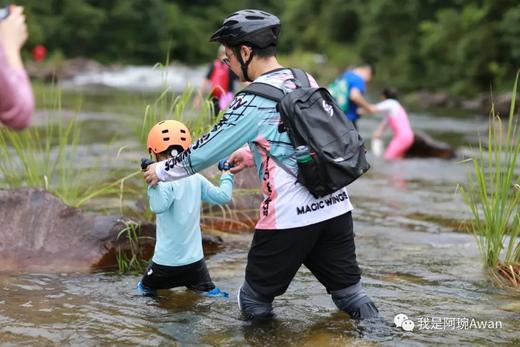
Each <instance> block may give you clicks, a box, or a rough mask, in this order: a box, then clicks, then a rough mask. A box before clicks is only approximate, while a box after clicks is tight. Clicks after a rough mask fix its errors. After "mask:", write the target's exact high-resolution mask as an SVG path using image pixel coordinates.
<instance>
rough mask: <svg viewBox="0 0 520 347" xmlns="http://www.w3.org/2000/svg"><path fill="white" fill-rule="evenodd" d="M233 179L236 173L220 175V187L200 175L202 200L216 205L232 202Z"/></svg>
mask: <svg viewBox="0 0 520 347" xmlns="http://www.w3.org/2000/svg"><path fill="white" fill-rule="evenodd" d="M233 180H234V175H232V174H230V173H225V174H223V175H222V176H221V177H220V187H215V186H214V185H213V184H212V183H211V182H210V181H208V180H207V179H206V178H205V177H204V176H202V175H200V184H201V192H202V200H203V201H206V202H208V203H210V204H216V205H223V204H228V203H230V202H231V198H232V195H233Z"/></svg>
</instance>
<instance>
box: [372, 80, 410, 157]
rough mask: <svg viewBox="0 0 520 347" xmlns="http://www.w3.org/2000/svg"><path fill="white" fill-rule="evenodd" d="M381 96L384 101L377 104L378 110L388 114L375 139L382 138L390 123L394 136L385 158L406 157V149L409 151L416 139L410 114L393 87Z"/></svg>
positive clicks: (374, 135)
mask: <svg viewBox="0 0 520 347" xmlns="http://www.w3.org/2000/svg"><path fill="white" fill-rule="evenodd" d="M381 98H382V99H383V101H381V102H380V103H378V104H376V105H375V106H376V109H377V111H379V112H384V113H385V114H386V116H385V119H384V120H383V121H382V122H381V123H380V124H379V126H378V128H377V129H376V131H374V134H373V135H372V136H373V138H375V139H380V138H381V136H382V135H383V132H384V130H385V128H386V127H387V125H390V129H392V133H393V137H392V140H391V141H390V144H389V145H388V147H387V148H386V151H385V154H384V159H386V160H393V159H401V158H404V156H405V154H406V151H408V149H409V148H410V147H411V146H412V144H413V141H414V135H413V131H412V127H411V126H410V121H409V120H408V115H407V113H406V111H405V109H404V108H403V106H402V105H401V104H400V103H399V101H397V93H396V92H395V91H393V90H392V89H388V88H386V89H384V90H383V92H382V93H381Z"/></svg>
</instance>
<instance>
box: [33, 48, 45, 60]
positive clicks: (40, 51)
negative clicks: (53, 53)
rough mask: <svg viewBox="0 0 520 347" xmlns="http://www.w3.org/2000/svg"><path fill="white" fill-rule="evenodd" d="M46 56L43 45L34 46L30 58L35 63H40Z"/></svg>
mask: <svg viewBox="0 0 520 347" xmlns="http://www.w3.org/2000/svg"><path fill="white" fill-rule="evenodd" d="M46 56H47V48H46V47H45V46H44V45H36V46H35V47H34V48H33V50H32V57H33V60H34V61H35V62H36V63H41V62H43V61H44V60H45V57H46Z"/></svg>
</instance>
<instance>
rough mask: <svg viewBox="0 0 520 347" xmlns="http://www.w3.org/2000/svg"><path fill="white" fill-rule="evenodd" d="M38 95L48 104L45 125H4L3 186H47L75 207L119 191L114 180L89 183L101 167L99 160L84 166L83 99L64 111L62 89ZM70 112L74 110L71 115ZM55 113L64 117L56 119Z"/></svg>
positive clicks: (0, 132)
mask: <svg viewBox="0 0 520 347" xmlns="http://www.w3.org/2000/svg"><path fill="white" fill-rule="evenodd" d="M38 97H39V102H40V103H41V104H42V106H43V107H44V108H48V109H47V111H46V113H48V115H47V116H45V117H46V118H45V124H44V126H43V127H38V126H33V127H31V128H29V129H26V130H24V131H20V132H16V131H13V130H10V129H8V128H5V127H2V128H0V187H2V188H10V189H14V188H19V187H31V188H40V189H44V190H47V191H49V192H52V193H54V194H55V195H56V196H58V197H59V198H60V199H61V200H62V201H63V202H64V203H65V204H67V205H69V206H73V207H79V206H80V205H82V204H83V203H85V202H86V201H88V200H90V199H92V198H94V197H95V196H98V195H100V194H106V193H108V192H110V193H115V192H117V189H114V186H113V184H107V185H105V186H102V187H101V188H99V186H97V187H96V186H94V185H92V184H87V183H86V182H88V181H89V175H91V174H92V173H93V172H98V171H100V167H99V165H96V162H95V161H93V162H92V163H89V167H82V166H81V161H80V160H79V151H78V150H79V148H78V146H79V144H80V138H81V133H80V124H79V122H78V120H77V117H76V115H77V113H78V112H79V109H80V107H81V103H78V104H77V105H76V108H77V110H76V111H67V112H64V111H63V110H62V106H61V105H62V103H61V101H62V100H61V90H59V89H58V88H57V87H56V86H51V87H48V88H47V89H46V90H45V91H43V90H40V91H39V93H38ZM66 113H67V114H68V113H70V116H69V117H68V118H67V116H65V114H66ZM54 116H57V117H58V118H59V117H63V118H59V119H58V120H54V118H55V117H54ZM98 164H99V163H98Z"/></svg>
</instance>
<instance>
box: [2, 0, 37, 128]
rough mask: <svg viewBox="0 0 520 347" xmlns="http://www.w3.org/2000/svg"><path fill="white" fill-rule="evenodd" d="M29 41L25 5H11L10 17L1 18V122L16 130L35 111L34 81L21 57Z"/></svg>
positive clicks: (28, 121) (27, 123)
mask: <svg viewBox="0 0 520 347" xmlns="http://www.w3.org/2000/svg"><path fill="white" fill-rule="evenodd" d="M26 40H27V27H26V25H25V16H24V14H23V8H22V7H19V6H13V5H11V6H10V7H9V14H8V16H7V17H5V18H3V19H0V123H2V124H4V125H5V126H7V127H9V128H11V129H14V130H22V129H25V128H27V127H28V126H29V124H30V123H31V119H32V114H33V110H34V98H33V94H32V89H31V84H30V81H29V78H28V76H27V73H26V72H25V70H24V67H23V63H22V58H21V56H20V49H21V48H22V46H23V44H24V43H25V41H26Z"/></svg>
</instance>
